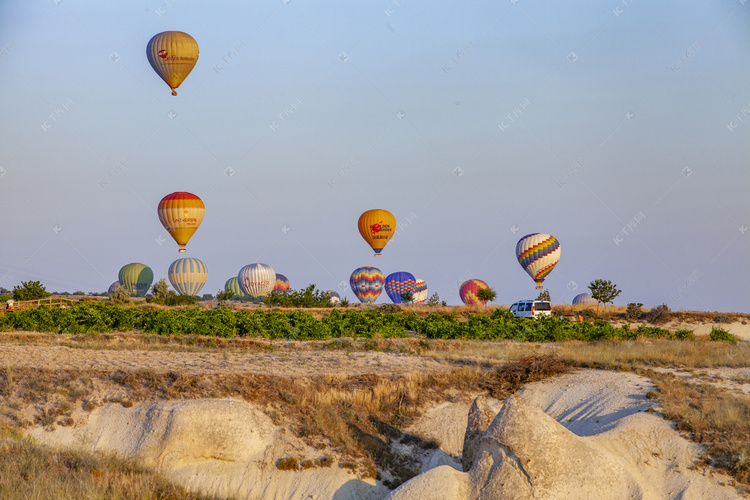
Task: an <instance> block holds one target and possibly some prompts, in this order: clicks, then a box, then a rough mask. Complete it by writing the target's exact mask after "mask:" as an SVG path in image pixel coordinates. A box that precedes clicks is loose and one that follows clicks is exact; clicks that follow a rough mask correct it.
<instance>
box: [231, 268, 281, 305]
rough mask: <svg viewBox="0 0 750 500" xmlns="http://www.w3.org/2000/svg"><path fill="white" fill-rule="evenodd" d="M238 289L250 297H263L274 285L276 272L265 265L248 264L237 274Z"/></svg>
mask: <svg viewBox="0 0 750 500" xmlns="http://www.w3.org/2000/svg"><path fill="white" fill-rule="evenodd" d="M237 281H238V282H239V284H240V289H241V290H242V291H243V292H244V293H246V294H247V295H250V296H251V297H265V296H266V295H268V294H269V293H271V290H273V287H274V286H275V285H276V271H274V270H273V268H272V267H271V266H269V265H266V264H258V263H256V264H248V265H247V266H245V267H243V268H242V269H240V272H239V273H238V274H237Z"/></svg>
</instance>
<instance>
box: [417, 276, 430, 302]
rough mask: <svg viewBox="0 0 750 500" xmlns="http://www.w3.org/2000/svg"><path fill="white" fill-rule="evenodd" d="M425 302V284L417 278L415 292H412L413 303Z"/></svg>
mask: <svg viewBox="0 0 750 500" xmlns="http://www.w3.org/2000/svg"><path fill="white" fill-rule="evenodd" d="M426 301H427V283H425V280H421V279H419V278H417V283H416V291H415V292H414V303H415V304H424V303H425V302H426Z"/></svg>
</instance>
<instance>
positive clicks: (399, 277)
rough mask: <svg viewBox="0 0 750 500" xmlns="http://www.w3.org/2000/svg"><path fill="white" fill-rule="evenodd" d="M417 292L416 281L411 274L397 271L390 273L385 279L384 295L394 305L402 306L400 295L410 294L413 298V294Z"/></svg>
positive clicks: (402, 300)
mask: <svg viewBox="0 0 750 500" xmlns="http://www.w3.org/2000/svg"><path fill="white" fill-rule="evenodd" d="M416 291H417V280H416V278H415V277H414V275H413V274H412V273H407V272H405V271H399V272H397V273H391V274H389V275H388V277H387V278H386V279H385V293H387V294H388V297H390V299H391V300H392V301H393V303H394V304H403V303H404V299H402V298H401V294H402V293H407V292H408V293H410V294H411V295H412V298H414V292H416Z"/></svg>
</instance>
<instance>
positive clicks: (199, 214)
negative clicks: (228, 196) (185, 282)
mask: <svg viewBox="0 0 750 500" xmlns="http://www.w3.org/2000/svg"><path fill="white" fill-rule="evenodd" d="M205 212H206V207H205V206H204V205H203V201H201V199H200V198H198V197H197V196H195V195H194V194H192V193H186V192H184V191H178V192H175V193H172V194H168V195H167V196H165V197H164V198H162V199H161V201H160V202H159V207H158V210H157V213H158V215H159V220H160V221H161V224H162V226H164V229H166V230H167V231H168V232H169V234H171V235H172V238H174V240H175V241H176V242H177V244H178V245H179V246H180V252H184V251H185V245H187V242H188V241H189V240H190V238H192V236H193V233H195V231H196V230H197V229H198V227H199V226H200V225H201V222H203V215H204V214H205Z"/></svg>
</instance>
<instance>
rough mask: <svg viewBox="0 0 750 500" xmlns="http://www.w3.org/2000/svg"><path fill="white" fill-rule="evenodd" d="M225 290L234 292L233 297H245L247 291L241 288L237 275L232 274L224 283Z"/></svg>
mask: <svg viewBox="0 0 750 500" xmlns="http://www.w3.org/2000/svg"><path fill="white" fill-rule="evenodd" d="M224 290H227V291H229V292H232V293H233V294H234V295H233V297H245V292H243V291H242V289H241V288H240V283H239V281H237V276H232V277H231V278H229V279H228V280H227V282H226V283H224Z"/></svg>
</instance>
